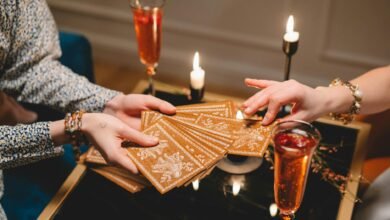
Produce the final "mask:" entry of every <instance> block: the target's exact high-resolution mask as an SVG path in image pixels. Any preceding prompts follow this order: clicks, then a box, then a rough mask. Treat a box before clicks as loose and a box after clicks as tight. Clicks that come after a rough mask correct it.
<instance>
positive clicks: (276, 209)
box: [269, 203, 278, 217]
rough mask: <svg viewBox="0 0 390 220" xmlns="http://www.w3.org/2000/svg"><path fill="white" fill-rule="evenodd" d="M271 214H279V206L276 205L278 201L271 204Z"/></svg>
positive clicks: (272, 215) (273, 215)
mask: <svg viewBox="0 0 390 220" xmlns="http://www.w3.org/2000/svg"><path fill="white" fill-rule="evenodd" d="M269 214H270V215H271V217H275V216H276V215H277V214H278V206H277V205H276V203H272V204H271V205H270V206H269Z"/></svg>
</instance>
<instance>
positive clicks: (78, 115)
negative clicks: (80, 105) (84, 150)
mask: <svg viewBox="0 0 390 220" xmlns="http://www.w3.org/2000/svg"><path fill="white" fill-rule="evenodd" d="M84 113H85V112H84V111H82V110H81V111H76V112H73V113H67V114H66V115H65V133H66V134H67V135H68V136H69V137H70V139H71V143H72V150H73V154H74V156H75V159H76V160H79V159H80V155H81V151H80V145H82V144H85V143H87V141H86V140H87V139H86V138H85V136H84V135H83V133H82V132H81V127H82V118H83V114H84Z"/></svg>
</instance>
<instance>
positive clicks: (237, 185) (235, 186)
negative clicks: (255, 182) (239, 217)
mask: <svg viewBox="0 0 390 220" xmlns="http://www.w3.org/2000/svg"><path fill="white" fill-rule="evenodd" d="M240 189H241V184H240V183H239V182H233V186H232V191H233V196H237V195H238V193H240Z"/></svg>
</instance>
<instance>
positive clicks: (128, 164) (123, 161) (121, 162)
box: [113, 148, 138, 174]
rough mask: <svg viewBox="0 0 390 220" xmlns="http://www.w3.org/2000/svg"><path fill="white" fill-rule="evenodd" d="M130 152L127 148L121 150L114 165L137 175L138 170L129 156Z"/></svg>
mask: <svg viewBox="0 0 390 220" xmlns="http://www.w3.org/2000/svg"><path fill="white" fill-rule="evenodd" d="M128 153H129V152H128V151H127V150H126V149H125V148H121V149H120V151H119V152H118V154H117V155H116V157H115V158H114V161H113V162H114V163H115V164H117V165H118V166H121V167H123V168H124V169H126V170H129V171H130V172H132V173H134V174H137V173H138V169H137V167H136V166H135V164H134V163H133V161H131V159H130V157H129V156H128Z"/></svg>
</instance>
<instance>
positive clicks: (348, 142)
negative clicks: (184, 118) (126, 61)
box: [54, 92, 358, 220]
mask: <svg viewBox="0 0 390 220" xmlns="http://www.w3.org/2000/svg"><path fill="white" fill-rule="evenodd" d="M157 96H158V97H161V98H163V99H165V100H168V101H170V102H172V103H174V104H176V105H181V104H188V101H187V98H186V97H185V96H182V95H174V94H168V93H163V92H157ZM314 125H315V126H316V127H317V128H318V129H319V130H320V132H321V133H322V135H323V140H322V142H323V143H327V144H334V145H339V144H342V146H343V147H341V148H340V149H339V151H338V152H336V153H334V154H332V155H331V157H330V158H328V159H327V161H328V163H330V165H331V166H332V168H333V169H334V170H335V171H337V172H338V173H340V174H344V175H345V174H346V173H347V171H348V169H349V167H350V165H351V161H352V157H353V153H354V148H355V145H356V140H357V135H358V131H357V130H355V129H351V128H348V127H343V126H337V125H333V124H327V123H322V122H315V123H314ZM233 159H235V160H234V161H236V163H237V164H239V163H241V161H245V160H246V159H247V158H233ZM271 166H272V165H271V164H270V163H269V162H267V161H265V160H264V161H263V163H262V164H261V166H260V167H259V168H257V169H256V170H254V171H252V172H250V173H246V174H231V173H228V172H225V171H223V170H221V169H219V168H218V167H217V168H215V169H214V170H213V172H212V173H211V174H210V175H209V176H207V177H206V178H205V179H203V180H201V182H200V184H199V189H198V190H197V191H195V190H194V188H193V186H192V185H191V184H190V185H188V186H187V187H184V188H177V189H174V190H172V191H170V192H168V193H166V194H164V195H161V194H160V193H159V192H157V191H156V190H155V189H154V188H152V187H150V188H145V189H143V190H142V191H141V192H138V193H135V194H131V193H129V192H127V191H125V190H124V189H122V188H120V187H119V186H117V185H115V184H114V183H112V182H110V181H108V180H106V179H105V178H104V177H102V176H100V175H98V174H96V173H94V172H92V171H90V170H88V171H87V173H86V175H85V176H84V177H83V179H82V180H81V182H80V183H79V185H78V186H77V188H76V189H75V190H74V191H73V192H72V193H71V194H70V196H69V197H68V198H67V199H66V201H65V203H64V205H63V206H62V207H61V208H60V210H59V211H58V212H57V214H56V216H55V218H54V219H81V218H86V219H183V220H184V219H186V220H191V219H239V218H241V219H258V220H260V219H278V217H277V216H276V217H273V216H272V215H271V212H270V206H271V205H272V204H273V203H274V198H273V194H274V193H273V170H271V169H270V168H271ZM232 179H240V181H241V182H242V185H241V188H240V190H239V192H238V194H237V195H234V194H233V192H232V191H233V189H232V187H233V186H232ZM341 198H342V196H341V194H340V193H339V191H338V190H337V189H336V188H335V187H334V186H332V185H330V184H329V183H327V182H325V181H323V180H322V179H321V174H316V173H312V172H311V173H310V175H309V178H308V182H307V188H306V192H305V196H304V199H303V203H302V206H301V207H300V209H299V210H298V212H297V215H296V217H297V218H296V219H316V220H321V219H324V220H325V219H326V220H329V219H336V218H337V214H338V211H339V206H340V201H341Z"/></svg>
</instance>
